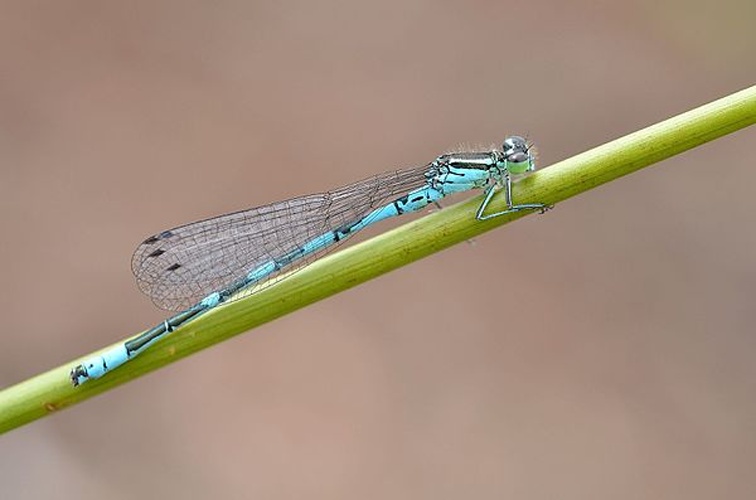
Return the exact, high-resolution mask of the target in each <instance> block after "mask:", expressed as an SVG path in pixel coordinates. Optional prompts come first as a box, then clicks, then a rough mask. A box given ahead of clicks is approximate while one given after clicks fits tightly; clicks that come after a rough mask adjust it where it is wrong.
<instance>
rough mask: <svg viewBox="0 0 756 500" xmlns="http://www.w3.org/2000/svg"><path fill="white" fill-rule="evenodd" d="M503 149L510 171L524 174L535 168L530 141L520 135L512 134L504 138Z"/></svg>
mask: <svg viewBox="0 0 756 500" xmlns="http://www.w3.org/2000/svg"><path fill="white" fill-rule="evenodd" d="M502 151H503V153H504V161H505V162H506V166H507V170H509V172H510V173H512V174H523V173H525V172H530V171H532V170H535V159H534V158H533V155H532V154H531V152H530V146H529V145H528V141H526V140H525V139H524V138H522V137H520V136H519V135H511V136H509V137H507V138H506V139H504V146H503V147H502Z"/></svg>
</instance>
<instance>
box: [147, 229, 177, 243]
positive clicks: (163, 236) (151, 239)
mask: <svg viewBox="0 0 756 500" xmlns="http://www.w3.org/2000/svg"><path fill="white" fill-rule="evenodd" d="M171 236H173V232H171V231H163V232H162V233H160V234H156V235H154V236H150V237H149V238H147V239H146V240H144V242H143V243H144V244H145V245H152V244H154V243H157V242H158V241H160V240H164V239H166V238H170V237H171Z"/></svg>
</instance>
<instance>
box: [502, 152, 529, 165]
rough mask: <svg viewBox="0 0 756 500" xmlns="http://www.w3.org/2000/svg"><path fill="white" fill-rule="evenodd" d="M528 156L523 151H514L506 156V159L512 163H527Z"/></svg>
mask: <svg viewBox="0 0 756 500" xmlns="http://www.w3.org/2000/svg"><path fill="white" fill-rule="evenodd" d="M528 158H529V156H528V154H527V153H525V152H523V151H515V152H514V153H512V154H509V155H507V159H508V160H509V161H511V162H512V163H523V162H526V161H528Z"/></svg>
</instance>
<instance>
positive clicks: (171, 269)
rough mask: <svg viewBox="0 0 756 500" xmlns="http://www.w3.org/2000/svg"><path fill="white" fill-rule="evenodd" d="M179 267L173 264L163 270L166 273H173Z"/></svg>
mask: <svg viewBox="0 0 756 500" xmlns="http://www.w3.org/2000/svg"><path fill="white" fill-rule="evenodd" d="M179 267H181V264H173V265H172V266H170V267H167V268H165V270H166V271H175V270H176V269H178V268H179Z"/></svg>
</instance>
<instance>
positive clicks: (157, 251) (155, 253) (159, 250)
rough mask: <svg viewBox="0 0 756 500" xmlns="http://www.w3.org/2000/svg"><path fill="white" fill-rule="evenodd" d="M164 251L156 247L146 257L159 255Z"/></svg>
mask: <svg viewBox="0 0 756 500" xmlns="http://www.w3.org/2000/svg"><path fill="white" fill-rule="evenodd" d="M164 253H165V250H163V249H162V248H158V249H157V250H155V251H154V252H152V253H151V254H149V255H148V256H147V257H160V256H161V255H163V254H164Z"/></svg>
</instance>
